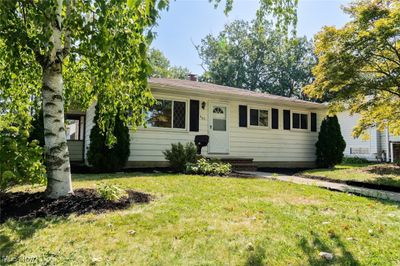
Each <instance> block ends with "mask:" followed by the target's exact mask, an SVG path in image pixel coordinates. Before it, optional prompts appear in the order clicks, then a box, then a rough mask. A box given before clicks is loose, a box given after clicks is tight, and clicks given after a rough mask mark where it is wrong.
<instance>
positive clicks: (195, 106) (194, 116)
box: [190, 100, 200, 132]
mask: <svg viewBox="0 0 400 266" xmlns="http://www.w3.org/2000/svg"><path fill="white" fill-rule="evenodd" d="M199 108H200V104H199V101H197V100H190V131H196V132H198V131H199V114H200V110H199Z"/></svg>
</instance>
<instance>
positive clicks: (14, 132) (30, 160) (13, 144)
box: [0, 125, 46, 194]
mask: <svg viewBox="0 0 400 266" xmlns="http://www.w3.org/2000/svg"><path fill="white" fill-rule="evenodd" d="M28 138H29V132H28V130H26V129H25V128H24V127H20V128H17V127H15V126H10V125H8V126H6V127H2V128H0V194H1V193H4V192H6V191H7V190H9V189H10V188H11V187H13V186H16V185H26V184H30V185H34V184H45V182H46V178H45V173H46V170H45V167H44V166H43V164H42V159H43V148H42V147H40V146H39V142H38V141H37V140H32V141H29V140H28Z"/></svg>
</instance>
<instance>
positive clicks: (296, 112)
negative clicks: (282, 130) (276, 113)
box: [290, 110, 311, 132]
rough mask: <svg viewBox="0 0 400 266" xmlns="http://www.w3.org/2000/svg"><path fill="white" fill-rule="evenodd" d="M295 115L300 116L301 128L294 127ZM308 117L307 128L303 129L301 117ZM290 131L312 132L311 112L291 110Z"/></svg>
mask: <svg viewBox="0 0 400 266" xmlns="http://www.w3.org/2000/svg"><path fill="white" fill-rule="evenodd" d="M294 114H299V115H300V116H299V126H300V127H299V128H295V127H293V123H294V119H293V115H294ZM302 114H303V115H307V128H306V129H305V128H301V115H302ZM290 130H293V131H300V132H306V131H310V132H311V112H309V111H297V110H290Z"/></svg>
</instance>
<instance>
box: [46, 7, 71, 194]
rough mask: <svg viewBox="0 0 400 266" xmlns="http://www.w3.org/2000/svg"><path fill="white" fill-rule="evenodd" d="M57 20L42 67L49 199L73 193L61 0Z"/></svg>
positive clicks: (47, 191)
mask: <svg viewBox="0 0 400 266" xmlns="http://www.w3.org/2000/svg"><path fill="white" fill-rule="evenodd" d="M57 4H58V8H57V18H56V19H55V20H54V22H52V24H51V28H52V35H51V38H50V42H51V43H52V44H53V48H52V50H51V52H50V54H49V56H48V58H47V60H46V62H45V64H44V65H43V88H42V93H43V94H42V95H43V122H44V140H45V156H46V170H47V180H48V181H47V189H46V193H47V195H48V197H50V198H58V197H60V196H66V195H68V194H72V193H73V190H72V181H71V167H70V160H69V152H68V146H67V138H66V134H65V126H64V97H63V91H64V84H63V77H62V64H63V47H62V41H61V38H62V19H61V11H62V5H63V1H62V0H57Z"/></svg>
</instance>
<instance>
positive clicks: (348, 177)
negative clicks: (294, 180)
mask: <svg viewBox="0 0 400 266" xmlns="http://www.w3.org/2000/svg"><path fill="white" fill-rule="evenodd" d="M302 176H305V177H307V176H313V177H323V178H325V179H330V180H338V181H359V182H365V183H372V184H378V185H387V186H394V187H400V167H398V166H395V165H391V164H342V165H337V166H336V167H335V168H333V169H314V170H308V171H305V172H302Z"/></svg>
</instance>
